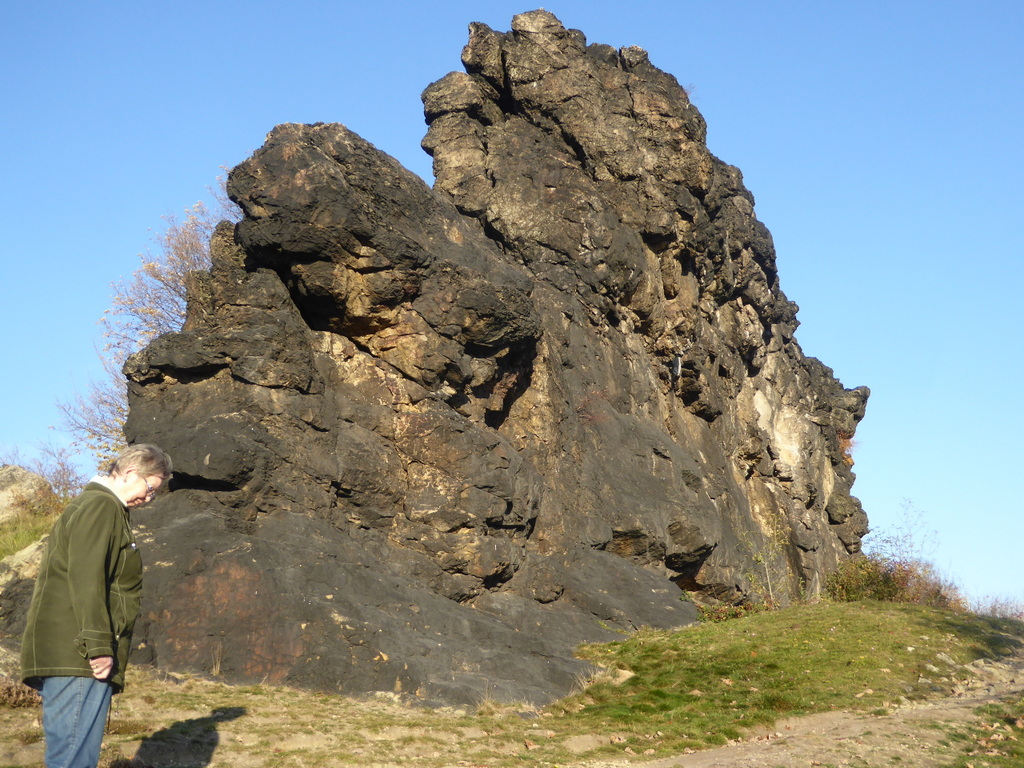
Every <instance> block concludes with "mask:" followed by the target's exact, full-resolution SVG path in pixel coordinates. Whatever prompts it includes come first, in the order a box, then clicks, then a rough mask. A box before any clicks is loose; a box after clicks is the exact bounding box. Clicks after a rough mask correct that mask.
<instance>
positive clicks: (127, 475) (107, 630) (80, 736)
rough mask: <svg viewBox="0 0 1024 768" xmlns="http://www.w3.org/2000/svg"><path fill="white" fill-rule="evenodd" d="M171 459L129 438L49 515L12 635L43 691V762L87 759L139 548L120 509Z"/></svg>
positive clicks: (58, 767) (164, 478) (149, 494)
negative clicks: (27, 600) (21, 631)
mask: <svg viewBox="0 0 1024 768" xmlns="http://www.w3.org/2000/svg"><path fill="white" fill-rule="evenodd" d="M170 477H171V460H170V458H169V457H168V456H167V454H166V453H164V452H163V451H162V450H160V449H159V448H157V447H156V446H153V445H145V444H142V445H133V446H129V447H128V448H126V449H125V450H124V451H122V452H121V453H120V454H119V455H118V456H117V458H116V459H114V461H113V462H112V463H111V466H110V471H109V473H108V474H107V475H105V476H99V477H94V478H93V479H92V480H91V481H89V483H88V484H87V485H86V486H85V488H84V489H83V490H82V493H81V494H80V495H79V496H77V497H76V498H75V499H74V500H73V501H71V503H70V504H68V506H67V509H65V510H64V512H63V514H62V515H61V516H60V518H58V520H57V522H56V523H54V525H53V529H52V530H51V531H50V538H49V541H48V542H47V545H46V551H45V553H44V555H43V560H42V563H41V564H40V567H39V577H38V578H37V579H36V585H35V590H34V592H33V593H32V602H31V604H30V606H29V611H28V620H27V625H26V627H25V635H24V637H23V638H22V644H21V674H22V680H24V682H25V683H26V684H27V685H29V686H31V687H33V688H35V689H36V690H38V691H39V692H40V693H41V694H42V698H43V733H44V735H45V738H46V768H95V766H96V765H97V764H98V763H99V757H100V746H101V743H102V741H103V729H104V726H105V725H106V719H107V711H108V710H109V708H110V699H111V696H113V694H115V693H117V692H119V691H120V690H121V689H122V688H123V687H124V671H125V666H126V665H127V663H128V653H129V651H130V650H131V637H132V629H133V628H134V626H135V619H136V617H137V616H138V613H139V604H140V599H141V590H142V557H141V555H140V554H139V551H138V547H137V546H136V543H135V537H134V535H133V534H132V531H131V528H130V525H129V522H130V518H129V510H130V509H131V508H133V507H137V506H139V505H140V504H145V503H146V502H148V501H150V500H152V498H153V496H154V495H155V494H156V492H157V490H158V489H159V488H160V487H161V486H163V485H164V484H166V483H167V482H168V480H170Z"/></svg>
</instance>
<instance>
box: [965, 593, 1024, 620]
mask: <svg viewBox="0 0 1024 768" xmlns="http://www.w3.org/2000/svg"><path fill="white" fill-rule="evenodd" d="M971 611H972V612H973V613H976V614H978V615H979V616H991V617H992V618H994V619H1013V620H1015V621H1024V602H1021V601H1020V600H1011V599H1010V598H1007V597H985V598H982V599H980V600H977V601H974V602H972V603H971Z"/></svg>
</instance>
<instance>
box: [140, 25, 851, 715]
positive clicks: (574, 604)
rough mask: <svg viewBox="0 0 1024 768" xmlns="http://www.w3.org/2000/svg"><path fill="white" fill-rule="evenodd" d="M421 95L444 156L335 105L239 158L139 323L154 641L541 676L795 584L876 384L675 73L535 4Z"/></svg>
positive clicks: (816, 584)
mask: <svg viewBox="0 0 1024 768" xmlns="http://www.w3.org/2000/svg"><path fill="white" fill-rule="evenodd" d="M463 62H464V65H465V71H464V72H456V73H452V74H449V75H447V76H446V77H444V78H442V79H441V80H440V81H438V82H436V83H434V84H433V85H430V86H429V87H428V88H427V89H426V90H425V92H424V94H423V100H424V110H425V114H426V118H427V121H428V124H429V129H428V132H427V135H426V137H425V139H424V142H423V145H424V147H425V148H426V149H427V151H428V152H430V153H431V155H432V156H433V159H434V170H435V175H436V183H435V187H434V189H433V190H431V189H430V188H428V187H427V186H426V185H425V184H423V182H422V181H420V180H419V179H418V178H417V177H416V176H415V175H414V174H412V173H410V172H409V171H407V170H405V169H404V168H402V167H401V166H400V165H399V164H398V163H397V162H396V161H394V160H393V159H392V158H390V157H388V156H386V155H384V154H383V153H381V152H379V151H378V150H376V149H375V148H374V147H373V146H372V145H370V144H369V143H367V142H366V141H365V140H363V139H361V138H360V137H358V136H356V135H355V134H353V133H352V132H351V131H348V130H347V129H346V128H345V127H344V126H341V125H338V124H317V125H282V126H278V127H277V128H275V129H274V130H273V131H272V132H271V133H270V134H269V135H268V137H267V141H266V143H265V145H264V146H263V147H262V148H261V149H259V150H258V151H257V152H256V153H254V155H253V156H252V157H251V158H249V159H248V160H246V161H245V162H243V163H242V164H241V165H239V166H238V167H237V168H235V169H234V170H233V171H232V172H231V174H230V178H229V185H228V190H229V193H230V195H231V197H232V199H233V200H235V201H236V202H237V203H238V204H239V205H240V206H241V208H242V210H243V212H244V218H243V220H242V221H241V222H240V223H239V224H238V225H237V226H234V227H233V226H231V225H226V224H225V225H222V227H221V228H220V229H219V230H218V232H217V235H216V236H215V238H214V241H213V246H212V247H213V268H212V270H211V272H210V274H209V275H206V276H204V277H203V278H202V279H201V280H198V281H196V283H195V286H194V290H193V292H192V295H191V296H190V301H189V310H188V320H187V322H186V325H185V328H184V329H183V330H182V331H181V332H180V333H177V334H169V335H167V336H163V337H161V338H159V339H157V340H155V341H154V342H153V343H152V344H150V346H149V347H148V348H147V349H146V350H144V351H143V352H141V353H140V354H138V355H136V356H135V357H133V358H132V359H131V360H130V361H129V362H128V364H127V366H126V368H125V371H126V374H127V375H128V377H129V382H130V386H129V399H130V414H129V418H128V423H127V427H126V429H127V433H128V437H129V438H130V439H131V440H145V441H147V442H154V443H157V444H159V445H161V446H163V447H164V448H165V449H166V450H168V452H169V453H170V454H171V455H172V456H173V458H174V461H175V478H176V479H175V484H174V488H173V491H172V493H170V494H169V495H168V496H166V497H164V498H162V499H160V500H159V501H158V502H156V503H155V504H154V505H153V508H152V509H151V510H149V511H147V512H145V513H141V514H139V515H138V518H139V521H140V523H141V524H142V526H143V527H144V531H143V540H144V545H145V548H146V550H147V551H148V552H150V553H151V554H149V555H148V562H151V563H153V565H152V566H151V567H150V569H149V571H148V572H147V576H146V578H147V590H148V592H147V606H149V607H148V608H147V616H146V619H145V621H144V623H143V627H142V628H141V630H140V633H139V637H140V640H141V641H142V642H143V643H144V646H145V647H144V648H143V649H141V650H140V651H139V657H140V658H141V659H149V660H152V661H153V662H155V663H157V664H159V665H161V666H164V667H167V668H175V669H204V668H209V666H210V663H211V662H210V660H211V659H216V660H217V666H218V671H219V672H220V674H222V675H224V676H225V677H227V678H228V679H233V680H246V679H256V680H259V679H269V680H272V681H275V682H289V683H293V684H298V685H307V686H313V687H318V688H324V689H328V690H343V691H346V692H365V691H376V690H388V691H399V692H402V693H404V694H408V695H409V696H410V697H412V698H414V699H415V700H419V701H432V702H447V703H467V702H470V703H471V702H473V701H475V700H479V697H480V696H481V695H482V692H483V691H484V690H487V691H488V692H489V695H491V696H493V697H495V698H499V699H503V698H504V699H509V700H523V699H527V700H534V701H546V700H549V699H550V698H552V697H554V696H557V695H560V694H562V693H564V692H566V691H568V690H569V689H570V688H571V686H572V685H573V681H574V679H576V677H577V676H578V675H579V674H581V673H583V672H585V667H584V665H583V664H581V662H579V661H578V660H577V659H575V657H574V656H573V648H574V647H575V646H576V645H577V644H578V643H580V642H584V641H594V640H600V639H612V638H615V637H618V636H620V635H619V634H617V633H618V631H622V630H625V631H628V630H630V629H632V628H635V627H637V626H643V625H646V626H656V627H672V626H678V625H682V624H685V623H687V622H690V621H692V620H693V618H694V616H695V610H694V608H693V605H692V604H691V603H689V602H687V601H684V600H683V599H682V598H683V597H684V594H685V593H689V595H690V596H692V597H693V598H694V599H696V600H711V599H720V600H727V601H732V602H742V601H752V600H760V601H766V600H770V601H773V602H775V603H784V602H786V601H787V600H790V599H792V598H793V597H803V596H807V597H811V598H813V597H814V596H816V595H817V594H818V593H819V592H820V590H821V588H822V584H823V580H824V578H825V576H826V575H827V574H828V573H829V572H830V571H831V570H832V569H834V568H835V567H836V566H837V564H838V563H840V562H841V561H842V560H844V559H845V558H847V557H849V556H850V555H851V553H855V552H857V551H858V549H859V546H860V537H861V536H862V535H863V534H864V532H865V531H866V517H865V515H864V512H863V510H862V509H861V507H860V504H859V502H858V501H857V500H856V498H854V497H853V496H851V493H850V491H851V486H852V483H853V479H854V476H853V473H852V471H851V464H850V460H849V456H848V454H847V452H846V450H845V448H846V447H847V446H848V443H849V440H850V438H852V436H853V433H854V430H855V429H856V425H857V423H858V422H859V421H860V419H861V418H862V417H863V415H864V407H865V403H866V400H867V395H868V392H867V390H866V388H858V389H853V390H848V389H844V388H843V386H842V385H841V384H840V383H839V382H838V381H837V380H836V379H835V377H834V376H833V374H832V372H831V371H830V370H829V369H828V368H826V367H825V366H824V365H822V364H821V363H820V362H818V361H817V360H815V359H813V358H807V357H805V356H804V355H803V353H802V351H801V350H800V347H799V345H798V344H797V342H796V340H795V338H794V333H795V330H796V328H797V323H796V317H795V315H796V307H795V305H794V304H792V303H791V302H790V301H789V300H788V299H787V298H786V296H785V295H784V294H783V293H782V290H781V288H780V286H779V280H778V274H777V271H776V269H775V251H774V246H773V244H772V240H771V236H770V235H769V233H768V231H767V229H766V228H765V227H764V226H763V225H762V224H761V223H760V222H759V221H758V220H757V218H756V216H755V215H754V207H753V204H754V201H753V196H752V195H751V194H750V193H749V192H748V191H747V190H746V188H745V187H744V185H743V181H742V176H741V174H740V172H739V171H738V170H737V169H736V168H733V167H732V166H729V165H727V164H725V163H723V162H722V161H720V160H719V159H718V158H716V157H714V156H713V155H712V154H711V153H710V152H709V151H708V149H707V147H706V145H705V124H704V120H703V118H702V117H701V116H700V114H699V112H698V111H697V110H696V109H695V108H694V106H693V105H692V104H691V103H690V101H689V99H688V98H687V95H686V92H685V91H684V90H683V89H682V88H680V87H679V84H678V82H677V81H676V80H675V78H673V77H672V76H670V75H668V74H666V73H664V72H661V71H660V70H658V69H657V68H656V67H654V66H653V65H652V64H651V63H650V61H649V60H648V57H647V55H646V54H645V53H644V52H643V51H641V50H640V49H637V48H624V49H621V50H618V51H616V50H615V49H613V48H610V47H609V46H604V45H594V44H588V43H587V41H586V39H585V38H584V36H583V34H582V33H580V32H576V31H574V30H568V29H566V28H565V27H564V26H563V25H562V24H561V23H560V22H559V21H558V19H556V18H555V17H554V16H553V15H551V14H550V13H547V12H546V11H534V12H531V13H527V14H522V15H520V16H517V17H516V18H515V19H514V20H513V24H512V30H511V31H510V32H508V33H498V32H495V31H493V30H491V29H490V28H488V27H487V26H485V25H482V24H473V25H471V27H470V34H469V43H468V45H467V46H466V48H465V50H464V51H463Z"/></svg>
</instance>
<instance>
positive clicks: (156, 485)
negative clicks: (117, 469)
mask: <svg viewBox="0 0 1024 768" xmlns="http://www.w3.org/2000/svg"><path fill="white" fill-rule="evenodd" d="M163 482H164V479H163V478H162V477H160V476H159V475H149V476H146V475H143V474H141V473H140V472H139V471H138V470H135V469H129V470H128V472H126V473H125V475H124V495H123V496H122V497H121V498H122V499H123V500H124V503H125V504H126V505H127V506H129V507H137V506H139V505H140V504H145V503H146V502H147V501H150V500H152V498H153V497H154V496H155V495H156V492H157V491H158V490H159V489H160V486H161V485H162V484H163Z"/></svg>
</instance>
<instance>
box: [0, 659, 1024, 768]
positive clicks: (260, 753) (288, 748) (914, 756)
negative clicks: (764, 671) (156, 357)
mask: <svg viewBox="0 0 1024 768" xmlns="http://www.w3.org/2000/svg"><path fill="white" fill-rule="evenodd" d="M204 685H208V684H207V683H200V682H196V683H195V684H194V686H195V691H194V694H190V695H194V696H195V697H196V698H194V699H191V700H192V701H193V704H194V707H193V708H192V709H191V711H190V710H189V709H188V708H187V707H188V704H187V701H189V699H188V698H185V699H182V700H181V704H183V705H184V706H185V707H186V708H184V709H178V708H171V709H168V710H167V711H166V712H163V711H161V712H160V713H158V714H157V713H154V712H153V711H152V706H153V705H154V704H156V703H157V702H160V701H166V700H167V699H168V698H171V696H170V694H167V693H166V692H164V693H160V692H152V693H156V695H155V696H154V695H152V693H151V694H147V695H144V696H141V697H139V699H137V700H135V701H134V702H133V701H132V700H131V699H126V700H125V701H124V702H123V703H122V704H121V705H119V707H120V709H119V712H118V713H117V714H116V715H115V719H114V720H113V721H112V722H113V723H114V726H112V728H113V730H114V733H113V735H111V736H108V739H107V741H108V746H107V747H106V749H105V760H104V763H102V765H104V766H108V767H109V768H128V766H129V762H128V759H129V758H133V757H135V758H137V759H136V760H135V761H134V766H143V765H146V766H152V767H153V768H169V767H170V766H178V767H181V768H184V767H185V766H189V768H193V767H194V768H202V766H250V765H317V766H332V765H355V764H358V765H361V766H378V767H379V768H391V767H392V766H418V765H422V766H431V767H432V768H433V767H437V766H446V767H450V768H455V767H456V766H458V767H460V768H461V767H463V766H466V767H471V768H488V767H489V766H490V765H492V764H502V765H504V764H507V762H508V759H509V758H511V759H512V760H513V761H514V762H515V763H516V764H517V765H522V766H528V765H531V763H530V760H529V757H530V752H531V750H530V745H529V741H528V740H527V741H526V743H525V744H524V743H522V742H520V743H514V742H513V741H510V742H509V743H508V749H507V751H506V752H505V755H504V759H502V758H499V757H497V756H495V758H494V762H493V763H492V762H491V761H489V760H487V759H481V758H473V757H472V756H471V753H472V746H471V745H472V743H473V742H474V739H475V738H479V736H480V735H481V733H482V732H481V733H474V732H473V731H474V729H473V728H472V727H469V728H467V727H466V726H465V724H464V723H465V721H460V722H462V723H463V724H462V725H460V726H459V727H456V728H452V730H451V731H450V732H449V733H444V734H441V736H442V737H443V738H442V739H441V744H440V746H439V744H438V738H437V736H438V735H439V731H438V728H437V725H438V721H437V720H432V719H431V718H432V717H433V716H432V715H431V716H424V717H420V716H407V717H406V719H405V720H404V721H401V722H400V723H399V724H397V725H396V724H395V721H389V720H387V717H383V719H382V720H380V723H381V724H380V725H379V726H371V725H369V724H367V723H366V721H364V720H358V718H365V716H366V712H367V709H373V708H379V709H380V710H381V713H382V716H383V715H384V714H385V713H384V710H387V709H389V707H390V708H391V710H392V711H391V712H390V715H394V714H395V712H396V711H397V708H396V707H395V706H394V705H393V704H388V702H386V701H381V702H379V703H377V702H373V703H370V702H351V701H349V702H347V703H338V698H337V697H323V698H322V699H319V700H318V704H317V705H316V706H317V709H316V710H315V713H316V714H315V715H312V714H311V713H310V712H309V710H308V709H307V711H306V715H305V716H306V718H307V719H308V720H311V721H314V720H315V721H316V725H317V726H318V727H316V728H310V727H299V726H296V725H295V724H294V723H291V724H289V723H282V722H281V719H282V718H276V720H275V717H274V713H275V712H278V711H280V712H282V713H284V712H285V711H290V709H289V707H291V704H290V702H289V700H288V699H289V697H290V696H292V694H289V693H286V692H283V691H280V690H279V691H276V692H273V693H271V694H268V693H267V692H266V691H265V690H263V689H255V688H254V689H231V690H233V694H232V695H234V696H235V698H234V699H232V701H233V702H234V703H235V704H236V706H216V707H214V708H212V710H211V711H210V714H209V715H207V716H205V717H199V718H197V717H196V712H197V710H198V708H199V707H205V708H206V709H208V710H210V709H211V707H213V706H214V705H215V704H217V702H215V701H214V702H212V703H211V699H210V698H209V696H210V693H209V690H208V689H204V688H202V686H204ZM210 685H212V684H210ZM182 687H185V688H187V687H188V686H180V685H179V688H182ZM150 688H151V689H152V686H150ZM221 689H222V690H223V689H229V687H226V686H221ZM304 695H306V696H308V695H307V694H300V693H295V694H294V696H295V697H296V699H297V698H298V697H300V696H304ZM201 696H206V697H207V698H201ZM1022 696H1024V657H1011V658H1009V659H1006V660H1004V661H1002V662H998V663H994V662H990V663H988V664H984V665H982V666H979V667H978V668H977V674H976V675H975V676H974V677H973V679H971V680H970V681H968V682H966V683H963V684H961V685H960V686H959V687H958V688H957V689H956V690H955V691H954V692H953V693H952V695H948V696H941V697H936V698H933V699H931V700H928V701H924V702H916V703H909V702H907V703H904V704H903V705H902V706H900V707H897V708H895V709H894V710H891V711H888V712H887V713H884V714H882V713H873V714H867V713H862V712H843V711H836V712H827V713H823V714H817V715H811V716H808V717H800V718H794V719H791V720H786V721H781V722H779V723H777V724H776V725H775V727H774V728H773V729H772V730H771V731H770V732H765V733H762V734H754V735H752V736H751V737H750V738H748V739H747V740H745V741H739V742H734V743H731V744H729V745H727V746H724V747H721V748H718V749H712V750H707V751H702V752H694V753H691V754H682V755H677V756H674V757H668V758H659V759H656V760H652V759H646V760H645V758H644V756H643V755H640V754H633V755H631V754H628V753H624V754H623V756H622V760H620V761H614V762H613V761H609V760H608V759H603V760H600V761H594V760H589V761H588V760H586V756H585V754H584V752H585V750H586V749H588V748H589V747H593V746H597V745H599V744H600V743H604V744H607V742H608V737H606V736H605V737H598V736H593V737H591V736H588V735H587V734H580V735H579V736H577V737H574V739H573V741H574V742H575V745H574V746H575V747H576V750H575V751H578V752H579V759H578V760H571V761H564V762H559V763H557V765H558V767H559V768H625V767H626V766H627V765H628V766H635V767H637V768H755V767H756V768H808V767H811V766H822V767H823V768H892V767H893V766H899V765H903V766H913V768H940V767H942V766H948V765H950V764H951V763H952V761H953V759H954V758H955V756H956V755H958V754H962V753H963V750H964V748H965V747H964V744H967V748H973V749H974V750H975V751H976V752H977V753H978V754H979V757H978V759H977V763H976V764H977V765H978V766H979V767H980V766H983V765H985V762H984V759H985V752H986V751H987V750H990V749H992V748H993V747H995V748H998V743H995V744H994V743H993V742H992V741H989V740H987V739H986V740H985V741H981V740H977V739H975V741H974V742H972V741H970V740H968V741H966V742H964V741H953V740H951V739H950V735H951V734H952V733H954V732H961V733H964V732H966V731H967V730H968V729H969V728H971V727H972V726H978V725H983V724H985V720H984V717H983V716H982V715H980V714H979V713H978V710H979V708H980V707H982V706H983V705H985V704H989V703H995V702H998V701H1004V700H1007V699H1012V700H1015V701H1019V700H1020V699H1021V697H1022ZM268 698H273V699H274V700H273V702H268V701H267V699H268ZM305 706H307V707H308V706H309V705H308V703H307V704H306V705H305ZM147 707H150V711H149V712H146V708H147ZM242 713H246V714H245V716H244V717H243V716H242ZM143 714H148V715H149V716H150V717H153V718H156V719H157V720H161V719H162V720H163V721H166V722H169V723H174V725H172V726H170V727H168V728H166V729H165V732H164V734H163V735H162V736H161V735H159V734H153V733H150V732H148V731H146V732H144V733H142V734H139V733H135V734H134V735H133V734H132V733H131V729H130V724H132V723H144V722H146V721H145V720H143V719H141V716H142V715H143ZM38 719H39V710H38V709H37V708H20V709H7V708H0V734H3V738H0V766H4V767H6V768H22V767H26V768H27V766H38V765H41V763H42V743H41V741H39V740H36V741H34V742H33V741H32V736H31V734H32V733H33V732H35V733H38V729H39V721H38ZM356 722H358V723H360V724H359V725H358V726H355V727H354V726H353V723H356ZM118 723H120V726H118V725H117V724H118ZM325 723H327V724H331V723H333V726H332V727H327V728H325V727H323V726H324V724H325ZM187 724H191V725H192V726H193V728H192V731H191V733H192V735H190V736H188V737H185V736H184V735H183V732H182V731H180V727H181V726H182V725H187ZM477 730H479V729H477ZM198 732H204V733H207V734H208V738H205V739H203V738H197V736H196V735H195V734H196V733H198ZM176 734H182V735H176ZM8 735H9V736H8ZM431 737H434V738H431ZM995 738H998V736H996V737H995ZM1009 738H1013V735H1010V736H1009ZM353 743H359V744H361V745H362V746H360V747H358V748H354V749H350V748H351V746H352V744H353ZM342 753H345V754H344V756H343V754H342ZM492 754H493V753H492ZM332 755H333V758H332ZM972 760H973V758H972ZM1003 764H1004V765H1005V763H1003ZM536 765H537V766H538V767H539V766H549V767H550V766H551V765H552V764H551V763H541V762H537V763H536Z"/></svg>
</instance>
